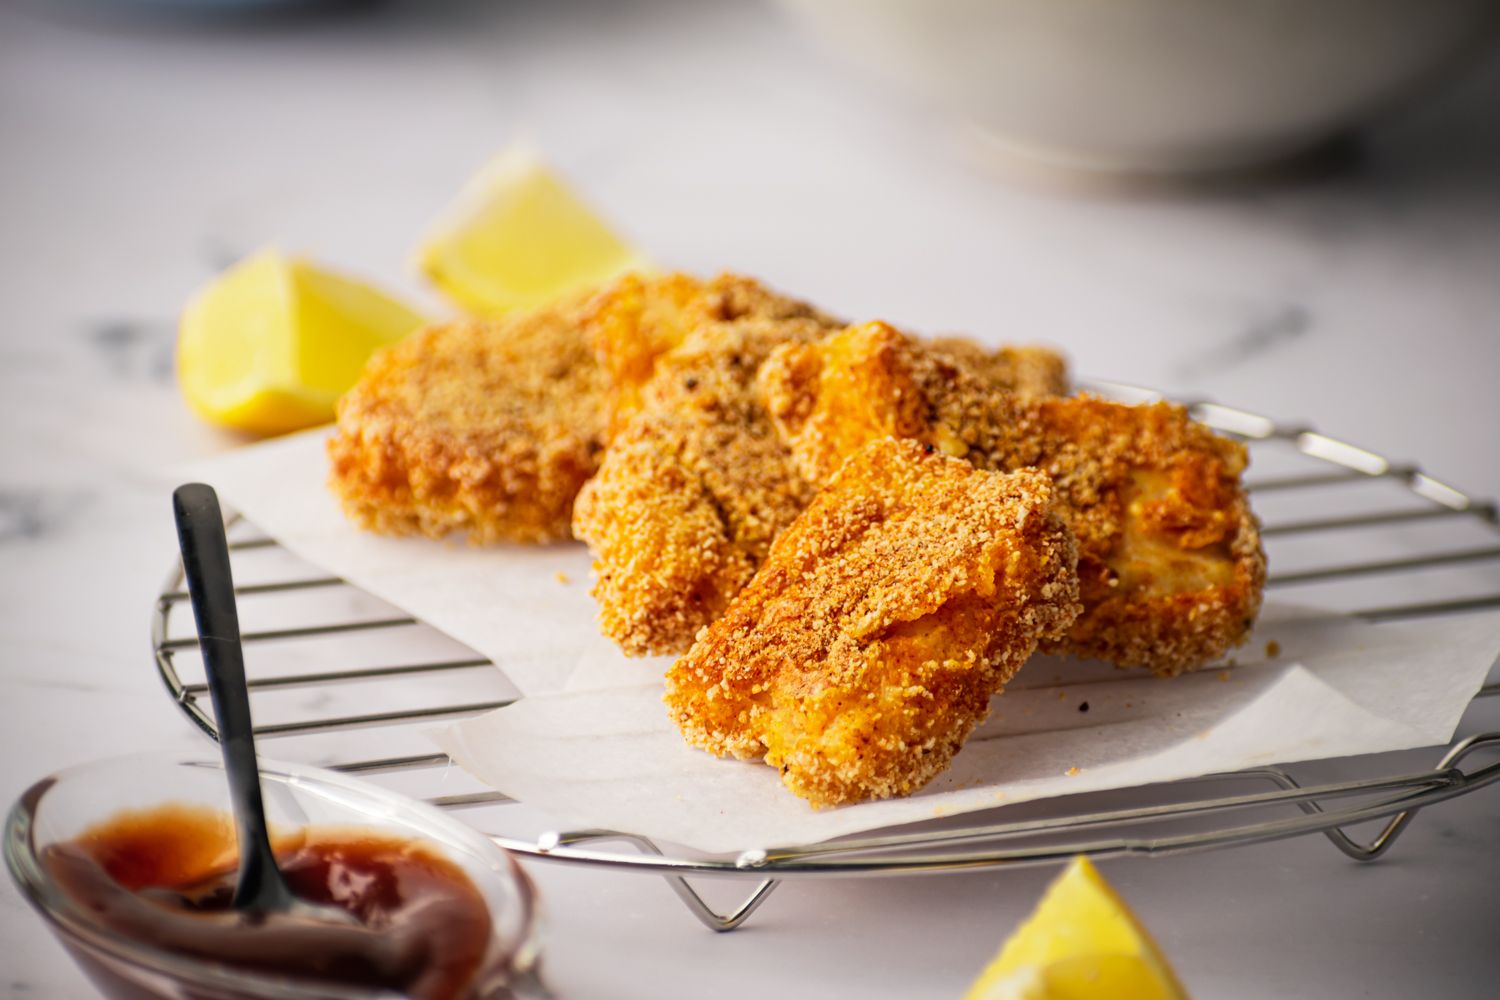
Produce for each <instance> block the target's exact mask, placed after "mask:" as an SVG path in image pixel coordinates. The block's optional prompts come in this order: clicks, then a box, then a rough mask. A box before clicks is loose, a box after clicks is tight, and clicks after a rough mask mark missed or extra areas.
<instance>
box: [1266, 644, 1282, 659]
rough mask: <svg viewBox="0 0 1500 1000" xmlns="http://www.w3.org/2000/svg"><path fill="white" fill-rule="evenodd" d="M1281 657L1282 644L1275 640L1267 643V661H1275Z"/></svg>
mask: <svg viewBox="0 0 1500 1000" xmlns="http://www.w3.org/2000/svg"><path fill="white" fill-rule="evenodd" d="M1280 655H1281V643H1279V642H1277V641H1276V640H1275V639H1272V640H1271V641H1270V642H1268V643H1266V658H1267V659H1271V660H1274V659H1276V657H1278V656H1280Z"/></svg>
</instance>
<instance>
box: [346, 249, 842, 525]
mask: <svg viewBox="0 0 1500 1000" xmlns="http://www.w3.org/2000/svg"><path fill="white" fill-rule="evenodd" d="M818 315H819V314H818V313H817V312H816V311H815V310H813V309H812V307H811V306H808V305H806V304H804V303H800V302H797V301H795V300H792V299H789V298H786V297H785V296H781V295H778V294H776V293H774V292H772V291H769V290H768V289H766V288H764V287H763V286H761V285H760V284H759V283H758V282H756V281H754V280H753V279H750V278H745V277H741V276H738V275H732V274H725V275H720V276H719V277H717V278H713V279H710V280H707V281H703V280H699V279H697V278H693V277H690V276H688V275H684V274H666V275H638V274H631V275H625V276H623V277H621V278H619V279H617V280H616V281H614V282H612V283H611V284H609V285H606V286H605V287H604V288H602V289H600V290H598V291H596V292H589V293H585V294H580V295H577V296H574V297H572V298H570V299H568V300H566V301H563V302H561V303H558V304H556V305H552V306H546V307H542V308H540V309H536V310H531V311H527V312H522V313H517V314H514V315H510V316H506V317H504V318H501V319H498V320H492V321H479V320H469V321H461V322H457V323H451V324H447V325H443V326H437V327H433V328H430V329H427V330H425V331H423V332H421V333H418V334H416V335H415V336H413V337H411V338H409V339H407V340H405V341H403V342H402V343H400V344H397V345H394V346H393V347H390V348H387V349H386V350H384V351H381V352H379V353H377V355H376V356H375V357H374V358H373V359H372V360H371V362H370V363H369V365H368V366H367V367H366V370H365V372H364V374H363V376H362V377H361V378H360V381H359V383H358V384H356V385H355V386H354V388H353V389H351V390H350V391H349V392H348V393H346V394H345V396H344V398H343V399H342V400H340V402H339V407H338V429H337V431H336V433H335V434H334V436H333V437H332V439H331V440H330V442H329V446H328V451H329V457H330V461H331V465H332V475H331V485H332V487H333V490H334V492H335V494H337V496H338V497H339V500H340V502H341V503H342V505H343V507H344V510H345V512H346V513H347V514H348V516H349V517H350V518H351V519H352V520H353V521H354V522H355V523H356V524H358V525H360V526H361V527H363V528H366V529H368V530H371V531H377V532H381V533H383V534H391V535H411V534H420V535H427V536H430V537H441V536H443V535H446V534H449V533H450V532H466V533H467V534H468V537H469V540H470V541H472V542H475V543H489V542H500V541H508V542H550V541H556V540H560V539H566V538H568V537H569V536H570V534H571V524H572V511H573V501H574V498H575V497H576V496H577V493H578V490H579V488H580V487H581V486H582V485H583V483H584V482H585V481H586V480H587V479H588V478H589V477H590V476H592V475H593V474H594V472H595V470H596V469H597V468H598V465H599V460H600V458H601V456H602V455H603V452H604V446H605V443H606V442H607V440H608V439H609V437H610V434H611V433H612V431H613V429H616V428H618V427H619V426H621V425H622V424H623V423H624V422H625V421H626V419H627V418H628V414H629V413H631V412H633V411H634V409H635V408H637V407H638V405H639V397H640V391H641V386H642V385H643V384H644V382H645V381H646V380H647V379H649V377H650V375H651V372H652V371H653V369H654V367H655V364H656V360H657V358H658V357H659V356H660V355H661V354H662V353H664V352H665V351H666V350H668V349H670V348H671V347H674V346H676V345H677V344H680V343H681V342H682V341H683V340H684V339H685V338H686V337H687V335H688V333H689V332H691V331H692V330H695V329H697V328H698V327H700V326H702V325H703V324H705V323H709V322H715V321H725V320H734V319H741V318H749V317H769V318H783V317H818ZM820 322H822V323H824V324H828V325H832V324H833V321H832V320H828V319H826V318H821V319H820Z"/></svg>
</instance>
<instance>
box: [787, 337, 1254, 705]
mask: <svg viewBox="0 0 1500 1000" xmlns="http://www.w3.org/2000/svg"><path fill="white" fill-rule="evenodd" d="M760 382H761V389H762V392H763V395H764V398H765V400H766V404H767V407H768V409H769V410H770V412H771V414H772V416H773V419H774V420H775V422H776V424H777V427H778V430H779V432H780V433H781V435H782V437H783V439H784V440H786V441H787V443H788V444H789V445H790V447H791V449H792V452H793V455H794V458H795V461H796V462H797V465H798V468H799V469H800V470H801V472H802V473H803V475H804V476H806V477H807V478H808V479H809V480H810V481H812V482H824V481H826V480H827V479H828V478H829V477H830V476H831V475H832V474H833V473H834V472H835V471H836V470H837V469H838V468H839V466H840V465H841V464H842V462H843V460H844V458H845V456H847V455H850V454H852V453H853V452H855V451H856V450H857V449H858V448H859V447H861V446H862V445H863V444H864V443H865V442H867V441H870V440H872V439H875V438H879V437H885V436H896V437H900V438H912V439H915V440H918V441H922V442H925V443H929V444H931V445H933V446H935V447H936V448H938V449H939V450H941V451H942V452H943V453H944V454H947V455H951V456H954V457H961V458H966V459H968V460H969V461H971V462H973V463H974V464H975V465H977V466H978V467H980V468H984V469H996V470H1001V471H1006V470H1013V469H1021V468H1027V467H1037V468H1040V469H1042V470H1044V471H1046V472H1047V473H1048V474H1049V475H1051V476H1052V478H1053V481H1054V482H1055V483H1056V485H1057V489H1058V495H1059V504H1060V509H1061V510H1062V511H1063V513H1064V516H1065V517H1066V518H1067V520H1068V522H1069V525H1070V527H1071V528H1072V529H1073V531H1074V532H1075V534H1076V535H1077V536H1078V553H1079V562H1078V575H1079V579H1080V587H1081V595H1082V599H1083V604H1084V608H1085V611H1084V614H1083V615H1082V616H1081V617H1080V618H1079V619H1078V621H1077V622H1076V623H1075V624H1074V626H1073V628H1072V630H1071V631H1070V632H1069V634H1068V636H1067V638H1066V639H1063V640H1061V641H1058V642H1055V643H1049V644H1047V645H1046V648H1049V649H1056V650H1062V651H1067V652H1072V653H1076V654H1078V655H1081V656H1090V657H1096V658H1099V659H1104V660H1109V661H1112V662H1114V663H1117V664H1119V665H1121V666H1146V667H1149V668H1151V669H1152V670H1154V671H1155V672H1157V673H1159V674H1163V675H1167V676H1170V675H1173V674H1177V673H1180V672H1182V671H1183V670H1189V669H1193V668H1196V667H1199V666H1202V665H1203V664H1205V663H1208V662H1211V661H1212V660H1214V659H1216V658H1217V657H1219V656H1220V655H1222V654H1223V653H1224V652H1225V651H1226V650H1227V649H1229V648H1230V647H1231V646H1234V645H1237V644H1238V643H1240V642H1242V641H1243V640H1244V639H1245V637H1246V635H1247V634H1248V632H1249V629H1250V626H1251V624H1252V623H1253V621H1254V619H1255V615H1256V613H1257V612H1258V611H1259V608H1260V600H1261V590H1262V587H1263V585H1264V582H1265V556H1264V553H1263V552H1262V550H1261V546H1260V535H1259V528H1258V525H1257V524H1256V521H1255V518H1254V516H1253V515H1252V514H1251V512H1250V507H1249V502H1248V499H1247V497H1246V495H1245V491H1244V488H1243V486H1242V485H1241V483H1240V476H1241V474H1242V473H1243V471H1244V469H1245V466H1246V463H1247V461H1248V458H1247V454H1246V451H1245V449H1244V447H1243V446H1242V445H1240V444H1238V443H1236V442H1233V441H1231V440H1229V439H1227V438H1224V437H1220V436H1219V435H1216V434H1214V433H1213V432H1212V431H1210V430H1208V429H1207V428H1206V427H1203V426H1202V425H1200V424H1196V423H1194V422H1193V421H1192V420H1191V419H1189V417H1188V415H1187V412H1186V411H1185V410H1183V409H1182V408H1181V407H1179V406H1174V405H1171V404H1167V403H1159V404H1154V405H1149V406H1126V405H1123V404H1120V403H1112V402H1107V401H1104V400H1100V399H1094V398H1089V397H1086V396H1080V397H1066V398H1064V397H1035V398H1026V397H1024V396H1022V395H1020V394H1017V393H1007V392H996V391H994V390H993V389H992V388H991V387H990V386H988V385H986V384H985V383H984V382H983V381H982V380H980V379H978V378H976V377H974V376H973V375H972V374H971V373H970V372H968V371H965V370H964V368H963V366H961V365H959V364H957V363H955V362H954V360H953V359H952V358H951V357H946V356H944V355H943V354H942V353H941V352H938V351H933V350H930V349H928V348H925V347H923V346H922V345H921V344H919V343H917V342H915V341H912V340H911V339H909V338H907V337H904V336H902V335H901V334H900V333H898V332H897V331H895V330H893V329H891V328H890V327H888V326H886V325H884V324H881V323H870V324H865V325H863V326H858V327H851V328H850V329H848V330H846V331H844V332H843V333H840V334H837V335H835V336H833V337H830V338H829V339H828V340H826V341H824V342H823V343H820V344H818V345H792V346H788V347H784V348H782V349H780V350H778V351H777V352H775V354H773V356H772V358H771V359H770V360H769V361H768V362H767V363H766V365H765V366H764V368H763V370H762V372H761V379H760Z"/></svg>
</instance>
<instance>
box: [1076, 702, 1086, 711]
mask: <svg viewBox="0 0 1500 1000" xmlns="http://www.w3.org/2000/svg"><path fill="white" fill-rule="evenodd" d="M1088 710H1089V703H1088V702H1086V701H1080V702H1079V703H1078V711H1080V712H1087V711H1088Z"/></svg>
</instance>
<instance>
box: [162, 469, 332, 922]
mask: <svg viewBox="0 0 1500 1000" xmlns="http://www.w3.org/2000/svg"><path fill="white" fill-rule="evenodd" d="M172 512H173V514H174V516H175V517H176V520H177V540H178V544H179V546H180V547H181V549H182V568H183V572H184V574H185V575H186V577H187V587H188V596H189V597H190V598H191V599H192V604H193V618H194V620H195V621H196V622H197V623H198V644H199V648H200V649H201V650H202V653H203V666H204V670H205V671H206V673H207V674H208V690H209V694H210V696H211V697H212V698H213V703H214V718H215V719H217V720H218V727H219V748H220V750H221V752H222V753H223V755H224V771H225V773H226V774H227V775H228V777H229V801H230V804H231V806H232V808H233V810H234V822H235V832H236V836H237V839H238V841H239V852H240V870H239V877H238V879H237V880H236V882H235V889H234V908H235V909H236V910H240V911H242V912H246V913H254V914H271V913H284V914H289V915H291V916H295V917H302V918H305V919H308V920H315V921H318V922H321V923H328V924H353V923H358V921H357V920H356V919H355V918H354V916H353V915H352V914H350V913H349V912H348V911H346V910H344V909H342V908H340V907H336V906H315V905H313V904H311V903H308V902H306V901H304V900H302V899H299V898H298V897H297V896H296V895H295V894H294V893H293V892H292V890H291V888H290V887H289V886H288V885H287V882H286V878H285V877H284V876H283V875H282V873H281V869H280V868H278V867H277V866H276V855H275V853H274V852H273V851H272V850H271V839H270V834H269V832H268V830H267V827H266V811H265V805H264V803H263V802H262V801H261V794H260V768H259V766H258V765H257V763H256V760H255V733H254V729H253V727H252V725H251V721H250V692H249V690H248V688H247V687H246V684H245V658H244V652H243V650H242V649H241V647H240V618H239V611H238V610H237V608H236V606H235V599H234V578H233V576H232V575H231V573H230V569H229V544H228V542H227V541H226V539H225V537H224V515H223V513H222V512H221V511H220V510H219V498H218V495H217V494H215V493H214V491H213V488H212V487H210V486H205V485H204V484H202V483H188V484H186V485H184V486H179V487H178V488H177V489H176V490H175V491H174V492H173V493H172Z"/></svg>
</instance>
